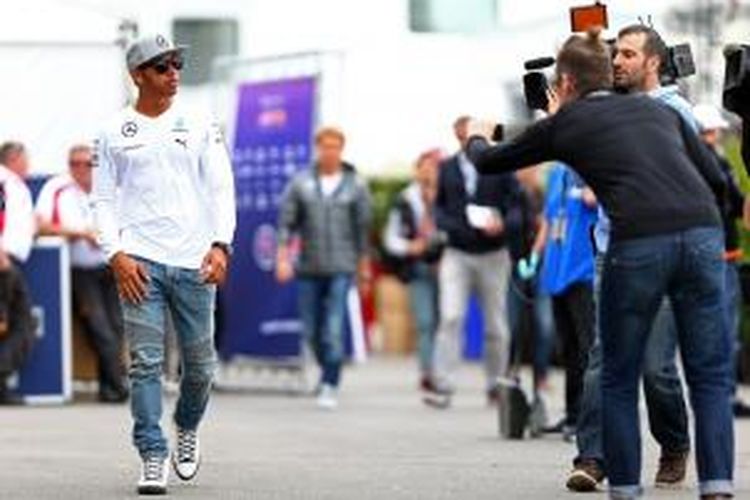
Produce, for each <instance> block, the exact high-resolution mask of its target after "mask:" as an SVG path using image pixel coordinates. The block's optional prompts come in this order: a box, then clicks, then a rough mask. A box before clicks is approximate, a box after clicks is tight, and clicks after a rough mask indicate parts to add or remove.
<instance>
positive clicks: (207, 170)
mask: <svg viewBox="0 0 750 500" xmlns="http://www.w3.org/2000/svg"><path fill="white" fill-rule="evenodd" d="M95 151H96V154H95V159H94V171H93V191H92V203H93V209H94V219H95V221H96V226H97V230H98V234H99V239H100V242H101V245H102V249H103V250H104V253H105V255H106V256H107V258H108V259H109V258H111V257H112V256H113V255H114V254H115V253H117V252H119V251H123V252H125V253H127V254H130V255H136V256H139V257H143V258H146V259H149V260H152V261H155V262H158V263H161V264H166V265H169V266H175V267H182V268H187V269H198V268H200V265H201V263H202V261H203V258H204V257H205V255H206V253H207V252H208V251H209V249H210V247H211V243H212V242H222V243H227V244H230V243H231V242H232V237H233V235H234V229H235V218H236V214H235V202H234V198H235V196H234V181H233V178H232V167H231V163H230V161H229V155H228V154H227V149H226V146H225V145H224V140H223V137H222V134H221V132H220V130H219V127H218V126H217V125H216V123H215V122H214V121H213V120H212V119H211V118H210V117H209V116H208V115H205V114H201V113H192V112H189V111H188V110H186V109H184V108H183V107H182V106H180V104H179V102H177V101H175V102H173V104H172V106H171V107H170V108H169V109H168V110H167V111H166V112H165V113H163V114H162V115H161V116H159V117H156V118H150V117H147V116H145V115H142V114H140V113H138V112H137V111H136V110H135V109H134V108H132V107H128V108H125V109H124V110H122V111H121V112H120V113H119V114H118V115H117V116H116V117H115V118H114V119H112V120H111V121H110V122H109V123H108V124H107V125H106V126H105V128H104V130H103V131H102V132H101V133H100V134H99V137H98V139H97V141H96V145H95Z"/></svg>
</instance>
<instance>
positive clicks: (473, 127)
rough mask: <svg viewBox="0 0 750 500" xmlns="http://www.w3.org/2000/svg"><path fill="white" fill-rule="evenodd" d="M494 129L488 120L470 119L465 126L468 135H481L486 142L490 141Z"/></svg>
mask: <svg viewBox="0 0 750 500" xmlns="http://www.w3.org/2000/svg"><path fill="white" fill-rule="evenodd" d="M494 131H495V124H494V123H493V122H491V121H488V120H474V119H472V120H470V121H469V125H468V127H467V131H466V132H467V135H468V136H469V137H474V136H478V137H482V138H484V139H485V140H487V142H492V133H493V132H494Z"/></svg>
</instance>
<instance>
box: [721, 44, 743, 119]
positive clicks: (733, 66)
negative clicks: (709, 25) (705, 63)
mask: <svg viewBox="0 0 750 500" xmlns="http://www.w3.org/2000/svg"><path fill="white" fill-rule="evenodd" d="M724 58H725V59H726V69H725V72H724V95H723V101H724V107H725V108H726V109H728V110H729V111H732V112H734V113H737V114H738V115H740V116H742V117H743V118H744V117H747V116H748V115H750V45H727V46H726V47H725V48H724Z"/></svg>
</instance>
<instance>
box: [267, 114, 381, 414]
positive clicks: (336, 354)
mask: <svg viewBox="0 0 750 500" xmlns="http://www.w3.org/2000/svg"><path fill="white" fill-rule="evenodd" d="M344 144H345V137H344V134H343V133H342V132H341V131H340V130H338V129H335V128H331V127H326V128H322V129H321V130H320V131H318V133H317V134H316V136H315V147H316V156H317V161H316V163H315V165H313V167H312V168H310V169H307V170H305V171H302V172H300V173H298V174H297V175H296V176H295V177H293V178H292V180H291V181H290V183H289V185H288V186H287V188H286V191H285V193H284V197H283V202H282V206H281V211H280V217H279V245H278V253H277V259H276V278H277V280H278V281H279V282H280V283H287V282H289V281H291V280H292V279H293V278H294V277H295V276H296V277H297V285H298V296H299V313H300V317H301V320H302V324H303V329H304V332H305V335H306V337H307V338H308V340H309V341H310V344H311V348H312V351H313V353H314V354H315V358H316V360H317V362H318V365H319V366H320V368H321V372H322V373H321V380H320V385H319V394H318V405H319V406H320V407H321V408H324V409H335V408H336V407H337V406H338V399H337V390H338V386H339V382H340V378H341V365H342V362H343V358H344V330H345V325H346V303H347V294H348V293H349V290H350V288H351V286H352V283H353V282H354V280H355V276H356V275H357V273H359V277H360V279H361V280H368V279H369V276H368V272H367V269H368V262H367V254H368V234H369V225H370V218H371V203H370V194H369V192H368V190H367V186H366V184H365V183H364V181H363V180H362V179H361V178H360V177H359V175H357V173H356V171H355V170H354V167H352V166H351V165H349V164H347V163H345V162H343V161H342V152H343V150H344ZM295 236H298V237H299V242H300V243H301V252H300V255H299V259H298V260H297V262H296V265H295V263H294V260H295V259H294V258H293V255H292V253H293V250H294V248H295V247H296V246H295V245H294V237H295Z"/></svg>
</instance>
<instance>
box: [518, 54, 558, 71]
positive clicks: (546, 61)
mask: <svg viewBox="0 0 750 500" xmlns="http://www.w3.org/2000/svg"><path fill="white" fill-rule="evenodd" d="M553 64H555V58H554V57H537V58H536V59H531V60H530V61H526V62H525V63H523V67H524V69H525V70H526V71H534V70H537V69H544V68H549V67H550V66H552V65H553Z"/></svg>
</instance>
